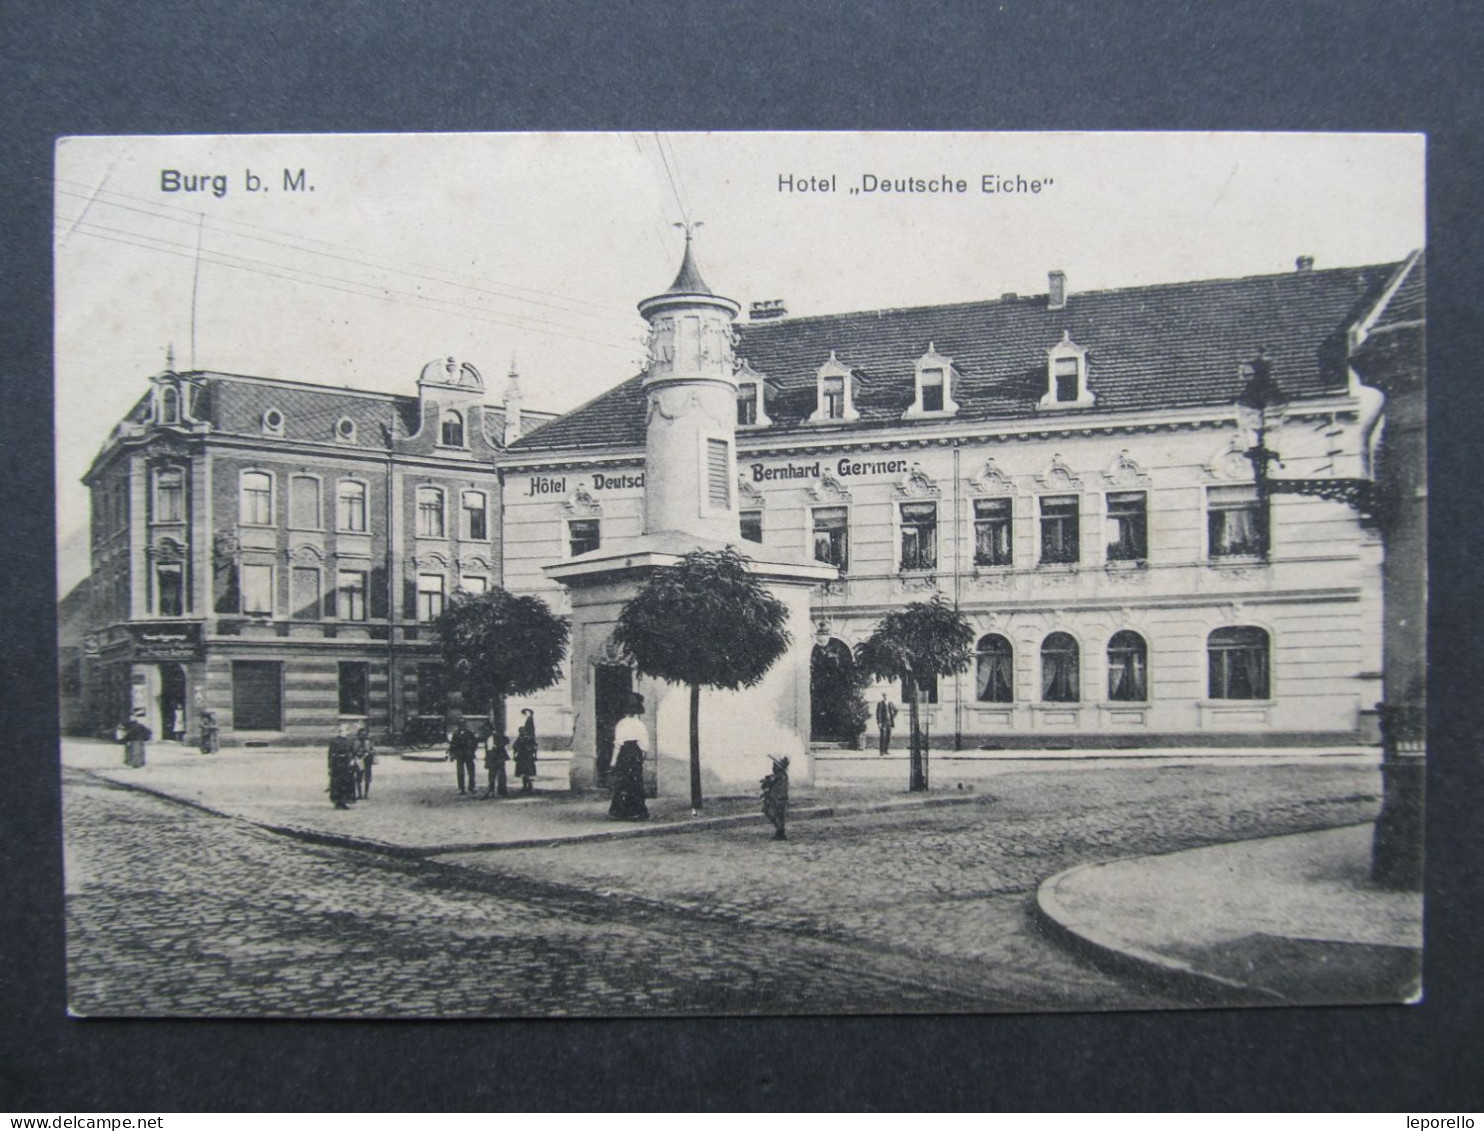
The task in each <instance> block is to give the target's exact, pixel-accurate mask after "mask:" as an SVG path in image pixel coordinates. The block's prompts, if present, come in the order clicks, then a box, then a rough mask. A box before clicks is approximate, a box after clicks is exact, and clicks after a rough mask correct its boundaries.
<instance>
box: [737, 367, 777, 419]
mask: <svg viewBox="0 0 1484 1131" xmlns="http://www.w3.org/2000/svg"><path fill="white" fill-rule="evenodd" d="M735 376H736V380H737V427H738V428H766V427H767V426H768V425H770V424H772V423H773V421H772V420H770V419H769V418H768V393H769V392H770V391H773V392H776V391H777V390H776V389H774V390H769V388H768V379H767V377H765V376H764V375H763V374H761V373H759V372H758V371H757V370H756V369H754V368H753V367H752V366H751V365H749V364H748V363H747V360H746V359H745V358H744V359H743V360H742V361H740V362H738V364H737V372H736V374H735Z"/></svg>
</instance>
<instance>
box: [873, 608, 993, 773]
mask: <svg viewBox="0 0 1484 1131" xmlns="http://www.w3.org/2000/svg"><path fill="white" fill-rule="evenodd" d="M973 642H974V630H973V628H972V626H970V624H969V622H968V621H967V620H965V619H964V616H963V614H962V613H960V612H959V611H958V610H957V609H955V608H954V607H953V606H952V605H950V604H949V603H948V602H947V601H944V600H943V599H942V598H941V597H934V598H933V599H932V600H931V601H914V602H913V603H912V604H910V605H907V606H905V607H903V608H900V609H897V610H896V611H895V612H891V613H887V615H886V616H884V617H882V618H881V620H880V621H879V622H878V623H877V625H876V628H875V630H874V631H873V632H872V633H871V635H870V636H869V637H867V638H866V639H865V640H864V641H862V642H861V643H860V644H859V645H858V646H857V647H856V650H855V660H856V663H857V664H858V665H859V666H860V668H861V669H862V670H863V671H866V672H868V673H870V674H871V675H872V676H874V677H876V678H877V679H899V680H902V681H903V683H904V684H905V685H906V688H907V703H908V707H909V712H910V716H909V717H910V719H911V724H912V727H911V729H912V736H911V752H912V757H911V770H910V778H909V781H908V788H909V789H912V790H922V789H927V787H928V769H927V744H926V742H924V740H923V734H922V712H921V710H920V709H919V706H918V704H919V699H920V696H921V692H922V683H923V682H924V681H925V680H928V679H931V678H933V677H935V676H941V675H953V674H954V673H955V672H961V671H963V670H964V669H965V668H966V667H968V666H969V660H970V657H971V655H972V653H971V651H970V648H971V646H972V645H973Z"/></svg>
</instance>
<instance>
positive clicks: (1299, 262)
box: [1293, 255, 1314, 271]
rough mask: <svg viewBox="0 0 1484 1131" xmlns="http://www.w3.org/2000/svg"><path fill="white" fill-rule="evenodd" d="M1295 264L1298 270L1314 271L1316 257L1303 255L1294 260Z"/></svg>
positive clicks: (1295, 268)
mask: <svg viewBox="0 0 1484 1131" xmlns="http://www.w3.org/2000/svg"><path fill="white" fill-rule="evenodd" d="M1293 266H1294V270H1296V271H1312V270H1314V257H1313V256H1312V255H1301V256H1299V257H1298V258H1297V259H1295V260H1294V261H1293Z"/></svg>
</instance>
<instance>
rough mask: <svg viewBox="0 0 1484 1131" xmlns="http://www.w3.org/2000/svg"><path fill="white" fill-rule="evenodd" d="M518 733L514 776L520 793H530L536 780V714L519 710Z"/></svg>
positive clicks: (524, 709)
mask: <svg viewBox="0 0 1484 1131" xmlns="http://www.w3.org/2000/svg"><path fill="white" fill-rule="evenodd" d="M521 714H522V715H524V716H525V718H524V719H523V720H521V724H520V731H519V732H518V733H517V734H516V736H515V776H516V777H518V778H520V791H521V792H522V793H530V792H531V789H532V786H533V785H534V783H535V780H536V712H534V711H532V710H531V709H530V708H529V707H525V708H523V709H522V710H521Z"/></svg>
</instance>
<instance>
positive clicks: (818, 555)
mask: <svg viewBox="0 0 1484 1131" xmlns="http://www.w3.org/2000/svg"><path fill="white" fill-rule="evenodd" d="M814 560H815V561H817V562H824V563H826V564H827V565H833V566H839V567H840V569H841V571H842V572H843V571H844V570H846V569H849V568H850V512H849V511H848V510H847V509H846V508H845V507H815V508H814Z"/></svg>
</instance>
